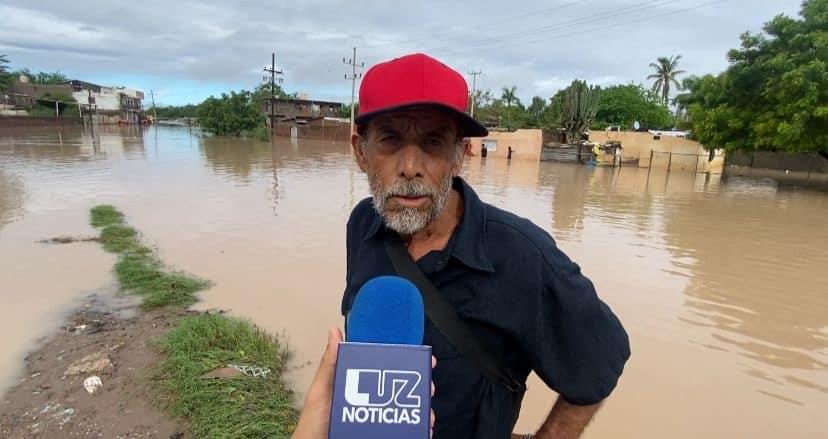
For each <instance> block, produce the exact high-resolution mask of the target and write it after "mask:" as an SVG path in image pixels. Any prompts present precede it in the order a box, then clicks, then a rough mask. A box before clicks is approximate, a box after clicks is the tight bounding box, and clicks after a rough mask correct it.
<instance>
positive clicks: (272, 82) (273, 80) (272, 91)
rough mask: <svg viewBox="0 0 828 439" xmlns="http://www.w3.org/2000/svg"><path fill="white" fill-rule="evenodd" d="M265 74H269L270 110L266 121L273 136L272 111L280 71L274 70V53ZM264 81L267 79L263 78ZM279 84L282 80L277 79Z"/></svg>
mask: <svg viewBox="0 0 828 439" xmlns="http://www.w3.org/2000/svg"><path fill="white" fill-rule="evenodd" d="M264 71H265V72H268V73H270V106H269V107H270V110H269V112H268V114H267V119H268V120H269V121H270V134H271V135H273V113H275V111H274V109H273V104H274V101H275V100H276V75H281V74H282V73H284V72H282V71H281V70H276V52H273V53H271V54H270V67H267V66H265V68H264ZM263 79H264V80H265V81H266V80H267V77H264V78H263ZM279 83H280V84H281V83H282V78H279Z"/></svg>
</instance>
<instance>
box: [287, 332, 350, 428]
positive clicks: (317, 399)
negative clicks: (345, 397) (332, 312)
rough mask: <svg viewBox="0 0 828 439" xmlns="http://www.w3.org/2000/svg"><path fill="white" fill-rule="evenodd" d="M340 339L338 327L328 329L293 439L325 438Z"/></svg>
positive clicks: (329, 418) (340, 333)
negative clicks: (326, 343) (323, 351)
mask: <svg viewBox="0 0 828 439" xmlns="http://www.w3.org/2000/svg"><path fill="white" fill-rule="evenodd" d="M341 341H342V332H341V331H340V330H339V329H338V328H331V330H330V331H328V346H327V347H326V348H325V353H324V354H322V361H320V362H319V369H317V371H316V376H314V377H313V382H312V383H311V385H310V388H309V389H308V394H307V395H306V396H305V405H304V407H302V414H301V415H300V416H299V423H297V424H296V429H295V430H293V436H291V437H292V438H293V439H327V437H328V424H329V423H330V420H331V401H332V400H333V382H334V372H335V371H336V353H337V350H338V349H339V343H340V342H341Z"/></svg>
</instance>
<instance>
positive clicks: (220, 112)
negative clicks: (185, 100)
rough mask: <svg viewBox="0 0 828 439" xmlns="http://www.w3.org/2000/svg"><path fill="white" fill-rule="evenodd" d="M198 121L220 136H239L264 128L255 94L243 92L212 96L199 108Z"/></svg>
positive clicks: (206, 128)
mask: <svg viewBox="0 0 828 439" xmlns="http://www.w3.org/2000/svg"><path fill="white" fill-rule="evenodd" d="M198 121H199V123H200V124H201V127H202V128H204V129H205V130H207V131H209V132H211V133H213V134H216V135H220V136H227V135H232V136H239V135H242V134H243V132H246V131H253V130H256V129H261V128H263V127H264V122H265V115H264V114H262V112H261V110H260V108H259V106H258V105H256V100H255V99H254V96H253V93H251V92H249V91H246V90H241V91H239V92H234V91H231V92H230V94H229V95H228V94H226V93H222V95H221V97H220V98H216V97H213V96H210V97H209V98H207V99H206V100H205V101H204V102H202V103H201V104H200V105H199V106H198Z"/></svg>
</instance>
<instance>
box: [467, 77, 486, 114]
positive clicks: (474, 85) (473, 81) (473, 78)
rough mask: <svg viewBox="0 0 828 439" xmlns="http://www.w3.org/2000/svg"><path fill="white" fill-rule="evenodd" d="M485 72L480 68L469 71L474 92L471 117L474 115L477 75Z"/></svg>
mask: <svg viewBox="0 0 828 439" xmlns="http://www.w3.org/2000/svg"><path fill="white" fill-rule="evenodd" d="M482 74H483V72H482V71H480V70H472V71H470V72H469V75H472V94H471V98H472V99H471V114H470V116H471V117H474V99H475V96H474V95H475V93H476V92H477V76H478V75H482Z"/></svg>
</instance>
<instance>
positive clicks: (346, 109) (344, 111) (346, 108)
mask: <svg viewBox="0 0 828 439" xmlns="http://www.w3.org/2000/svg"><path fill="white" fill-rule="evenodd" d="M358 114H359V102H354V117H355V118H356V116H357V115H358ZM339 117H343V118H345V119H350V118H351V106H350V105H343V106H341V107H339Z"/></svg>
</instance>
